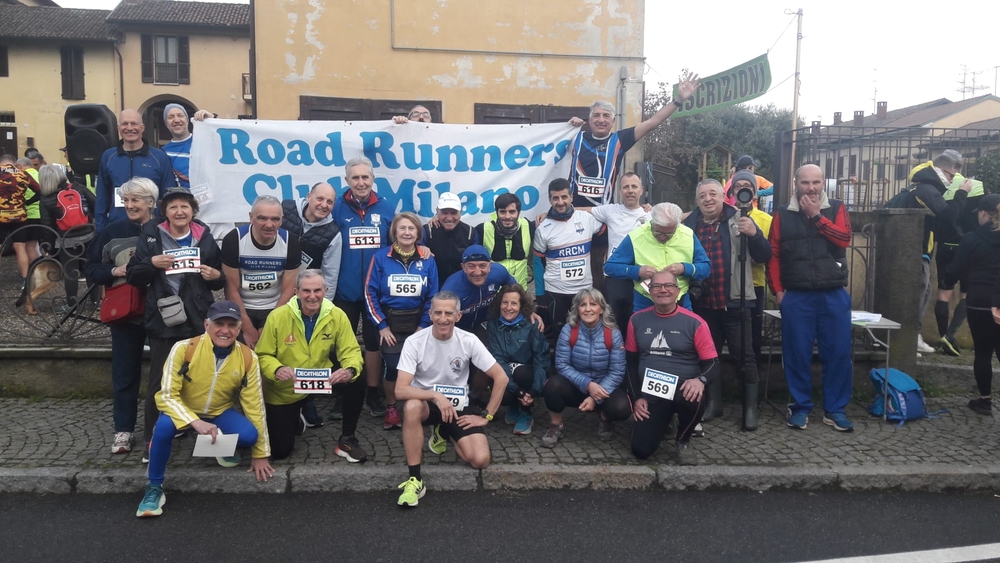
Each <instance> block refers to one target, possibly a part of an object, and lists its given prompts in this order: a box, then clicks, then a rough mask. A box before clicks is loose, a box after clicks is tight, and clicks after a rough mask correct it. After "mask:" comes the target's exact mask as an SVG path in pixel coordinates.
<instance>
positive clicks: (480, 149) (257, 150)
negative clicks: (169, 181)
mask: <svg viewBox="0 0 1000 563" xmlns="http://www.w3.org/2000/svg"><path fill="white" fill-rule="evenodd" d="M577 131H579V130H578V129H576V128H573V127H571V126H570V125H568V124H565V123H554V124H541V125H443V124H425V123H414V122H411V123H407V124H404V125H396V124H394V123H392V122H391V121H368V122H341V121H237V120H226V119H210V120H207V121H204V122H195V129H194V142H193V144H192V147H191V186H192V191H193V192H195V194H196V196H197V197H198V199H199V201H201V202H202V205H201V211H200V212H199V218H200V219H201V220H203V221H205V222H206V223H210V224H226V223H228V224H230V225H231V224H232V223H234V222H236V223H239V222H246V221H247V217H248V214H249V211H250V204H251V203H252V202H253V200H254V199H255V198H256V197H257V196H259V195H273V196H275V197H277V198H278V199H281V200H285V199H290V198H301V197H305V196H306V194H307V193H308V191H309V188H310V187H311V186H312V185H313V184H315V183H317V182H329V183H330V185H332V186H333V187H334V189H335V190H337V192H338V194H343V193H344V192H345V191H346V190H347V189H348V186H347V182H346V181H345V180H344V165H345V164H346V163H347V161H348V160H350V159H351V158H354V157H356V156H366V157H368V158H369V159H370V160H371V161H372V163H373V164H374V167H375V190H376V191H377V192H378V194H379V195H380V196H382V197H385V198H386V199H387V200H389V202H390V203H392V204H394V205H395V206H396V210H397V211H414V212H416V213H417V215H419V216H420V217H422V218H424V219H428V218H430V217H432V216H433V215H434V210H435V209H436V207H437V200H438V197H439V196H440V195H441V194H443V193H445V192H451V193H454V194H456V195H458V196H459V198H461V200H462V203H463V207H464V211H463V215H464V217H463V218H464V219H465V220H466V221H467V222H468V223H470V224H477V223H478V222H482V221H484V220H486V219H487V218H488V217H489V215H490V214H491V213H493V211H494V209H493V201H494V199H495V198H496V196H498V195H500V194H502V193H505V192H510V193H513V194H516V195H517V196H518V197H519V198H520V199H521V202H522V203H523V208H522V213H525V214H526V215H527V216H529V217H534V216H535V215H536V214H538V213H542V212H544V211H547V210H548V207H549V206H548V193H547V190H548V184H549V182H550V181H551V180H553V179H555V178H566V177H567V176H568V175H569V166H570V160H571V151H572V143H571V141H572V139H573V138H574V136H575V135H576V133H577ZM216 236H220V233H216Z"/></svg>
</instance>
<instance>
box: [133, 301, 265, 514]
mask: <svg viewBox="0 0 1000 563" xmlns="http://www.w3.org/2000/svg"><path fill="white" fill-rule="evenodd" d="M240 318H241V311H240V307H239V305H237V304H236V303H233V302H232V301H219V302H218V303H213V304H212V306H211V307H209V309H208V319H207V320H205V334H203V335H201V336H196V337H194V338H191V339H188V340H181V341H180V342H178V343H177V344H174V346H173V348H172V349H171V350H170V355H169V356H167V361H166V363H165V364H164V366H163V381H162V388H161V390H160V391H159V392H158V393H157V394H156V406H157V407H158V408H159V409H160V418H159V419H158V420H157V421H156V427H155V428H154V429H153V439H152V440H151V441H150V444H149V472H148V474H147V475H148V477H149V485H147V486H146V494H145V496H143V499H142V502H141V503H140V504H139V510H138V511H137V512H136V516H139V517H140V518H141V517H144V516H159V515H160V514H163V505H164V504H165V503H166V496H164V494H163V473H164V471H165V470H166V467H167V460H168V459H169V458H170V447H171V443H172V442H173V439H174V434H175V433H176V432H177V431H178V430H183V429H186V428H191V429H192V430H194V431H195V432H197V433H198V434H207V435H211V436H212V442H213V443H214V442H215V438H216V436H217V435H218V434H220V433H222V434H228V435H231V434H236V435H237V436H239V437H238V438H237V441H236V445H237V447H242V448H247V447H251V446H252V447H253V450H252V451H253V460H252V461H251V463H250V472H253V473H254V475H255V476H256V477H257V480H258V481H267V479H268V477H271V476H273V475H274V469H273V468H272V467H271V463H270V462H269V461H268V459H267V458H268V457H269V456H270V455H271V447H270V441H269V440H268V438H267V425H266V423H265V422H264V396H263V394H262V393H261V386H260V367H259V365H258V363H257V356H256V355H254V353H253V351H251V350H250V349H249V348H247V347H246V346H244V345H243V344H240V343H239V342H237V341H236V336H237V335H238V334H239V333H240ZM205 336H208V338H205ZM237 399H239V402H240V407H242V409H243V414H240V413H239V412H238V411H236V410H235V409H233V407H234V406H235V404H236V400H237ZM218 461H219V465H221V466H223V467H236V466H237V465H239V464H240V456H239V455H238V454H237V455H234V456H232V457H220V458H218Z"/></svg>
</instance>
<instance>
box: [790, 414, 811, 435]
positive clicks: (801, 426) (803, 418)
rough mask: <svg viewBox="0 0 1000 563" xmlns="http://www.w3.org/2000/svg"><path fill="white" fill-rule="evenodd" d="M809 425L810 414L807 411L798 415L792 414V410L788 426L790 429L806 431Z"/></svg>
mask: <svg viewBox="0 0 1000 563" xmlns="http://www.w3.org/2000/svg"><path fill="white" fill-rule="evenodd" d="M807 424H809V413H807V412H805V411H802V412H797V413H792V411H791V410H789V411H788V426H789V427H790V428H795V429H796V430H805V429H806V425H807Z"/></svg>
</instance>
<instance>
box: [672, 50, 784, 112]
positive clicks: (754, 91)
mask: <svg viewBox="0 0 1000 563" xmlns="http://www.w3.org/2000/svg"><path fill="white" fill-rule="evenodd" d="M699 82H700V84H699V85H698V89H697V90H695V91H694V94H693V95H692V96H691V97H690V98H688V99H687V100H685V101H684V105H683V106H682V107H681V108H680V109H678V110H677V111H675V112H674V115H673V117H684V116H686V115H696V114H699V113H705V112H707V111H712V110H715V109H722V108H727V107H729V106H735V105H736V104H742V103H743V102H749V101H750V100H752V99H754V98H759V97H760V96H763V95H764V94H766V93H767V90H768V88H770V87H771V64H770V63H768V62H767V54H766V53H765V54H763V55H761V56H759V57H757V58H756V59H753V60H751V61H747V62H745V63H743V64H741V65H737V66H734V67H733V68H731V69H729V70H726V71H723V72H720V73H719V74H713V75H712V76H707V77H705V78H702V79H700V80H699ZM673 96H674V99H675V100H676V99H677V86H676V85H675V86H674V94H673Z"/></svg>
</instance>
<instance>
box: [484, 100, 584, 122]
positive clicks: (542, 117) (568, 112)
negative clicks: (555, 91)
mask: <svg viewBox="0 0 1000 563" xmlns="http://www.w3.org/2000/svg"><path fill="white" fill-rule="evenodd" d="M474 111H475V122H476V123H562V122H564V121H569V119H570V118H571V117H579V118H581V119H586V118H587V116H588V115H589V114H590V108H589V107H572V106H543V105H510V104H476V105H475V106H474Z"/></svg>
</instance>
